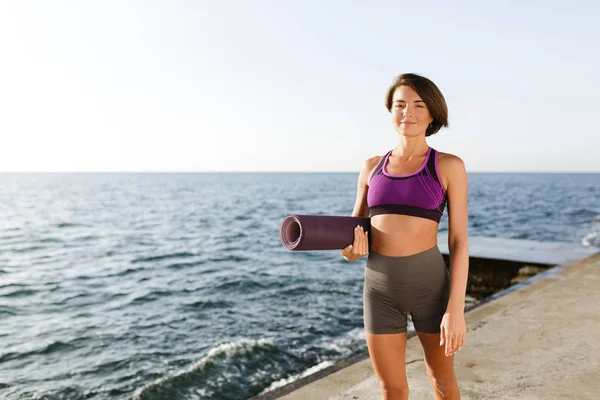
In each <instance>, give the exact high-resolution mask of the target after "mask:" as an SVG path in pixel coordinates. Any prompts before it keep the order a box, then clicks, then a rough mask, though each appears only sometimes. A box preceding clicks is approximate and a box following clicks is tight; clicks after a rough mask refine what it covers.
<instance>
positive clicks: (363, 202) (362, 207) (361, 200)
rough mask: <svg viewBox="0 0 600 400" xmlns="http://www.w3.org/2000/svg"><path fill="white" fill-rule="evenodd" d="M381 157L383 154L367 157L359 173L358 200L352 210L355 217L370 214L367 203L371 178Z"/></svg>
mask: <svg viewBox="0 0 600 400" xmlns="http://www.w3.org/2000/svg"><path fill="white" fill-rule="evenodd" d="M380 159H381V156H375V157H371V158H368V159H366V160H365V161H364V162H363V164H362V167H361V169H360V174H359V175H358V184H357V185H356V201H355V202H354V209H353V210H352V216H353V217H368V216H369V206H368V204H367V192H368V185H369V178H370V177H371V174H372V173H373V169H374V168H375V167H376V166H377V163H378V162H379V160H380Z"/></svg>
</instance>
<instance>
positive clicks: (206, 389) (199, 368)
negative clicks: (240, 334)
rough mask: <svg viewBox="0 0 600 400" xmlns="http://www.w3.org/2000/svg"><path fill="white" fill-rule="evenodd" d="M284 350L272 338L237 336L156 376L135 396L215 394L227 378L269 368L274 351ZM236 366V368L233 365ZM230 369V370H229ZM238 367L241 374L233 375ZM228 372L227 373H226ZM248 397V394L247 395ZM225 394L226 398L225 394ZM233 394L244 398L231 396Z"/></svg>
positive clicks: (137, 398) (144, 399)
mask: <svg viewBox="0 0 600 400" xmlns="http://www.w3.org/2000/svg"><path fill="white" fill-rule="evenodd" d="M278 352H281V350H279V349H278V348H277V346H275V344H274V343H273V342H272V341H271V340H269V339H264V338H263V339H257V340H255V339H238V340H235V341H232V342H227V343H222V344H220V345H218V346H216V347H214V348H212V349H211V350H209V351H208V353H207V354H206V355H205V356H204V357H202V358H201V359H200V360H199V361H197V362H196V363H194V364H192V365H191V366H190V367H189V368H188V369H186V370H183V371H180V372H177V373H175V374H174V375H171V376H166V377H162V378H159V379H157V380H155V381H154V382H152V383H149V384H147V385H145V386H143V387H141V388H138V389H136V391H135V392H134V394H133V399H134V400H148V399H152V400H158V399H165V400H166V399H174V398H186V395H188V394H191V393H196V394H198V393H201V394H203V395H209V396H211V395H214V394H215V392H217V391H219V390H221V391H222V390H223V389H224V388H223V386H226V384H227V383H228V382H226V378H230V379H232V378H237V380H239V381H241V380H244V379H248V378H249V375H248V374H250V376H251V375H252V374H253V373H254V374H255V375H258V376H260V375H261V372H260V370H261V369H262V368H264V367H266V369H268V367H269V364H270V360H272V358H273V355H274V354H275V353H278ZM232 367H233V368H232ZM230 368H232V369H231V370H230ZM226 371H227V372H226ZM235 371H237V374H239V375H240V376H235V377H234V376H232V375H234V374H235ZM225 373H226V375H225V376H224V374H225ZM229 385H234V386H233V387H232V388H231V389H232V390H233V389H235V388H237V389H238V390H240V389H241V390H243V389H244V387H243V386H242V387H239V386H238V385H239V382H238V385H235V384H234V383H232V382H229ZM246 397H248V396H246ZM222 398H227V396H223V397H222ZM231 398H241V397H240V396H239V395H238V396H232V397H231Z"/></svg>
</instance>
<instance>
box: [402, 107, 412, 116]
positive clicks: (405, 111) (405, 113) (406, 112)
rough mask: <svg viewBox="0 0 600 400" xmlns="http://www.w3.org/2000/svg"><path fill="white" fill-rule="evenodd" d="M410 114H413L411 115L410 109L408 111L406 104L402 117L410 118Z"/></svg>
mask: <svg viewBox="0 0 600 400" xmlns="http://www.w3.org/2000/svg"><path fill="white" fill-rule="evenodd" d="M410 114H411V113H410V111H409V109H408V104H406V105H405V106H404V108H403V109H402V115H404V116H405V117H406V116H409V115H410Z"/></svg>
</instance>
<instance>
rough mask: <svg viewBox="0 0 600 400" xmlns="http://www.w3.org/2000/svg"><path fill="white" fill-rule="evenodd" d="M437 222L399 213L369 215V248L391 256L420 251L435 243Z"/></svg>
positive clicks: (402, 255) (408, 254)
mask: <svg viewBox="0 0 600 400" xmlns="http://www.w3.org/2000/svg"><path fill="white" fill-rule="evenodd" d="M437 233H438V223H437V222H435V221H432V220H429V219H425V218H420V217H414V216H411V215H400V214H380V215H374V216H373V217H371V231H370V235H371V240H370V242H371V250H373V251H375V252H376V253H379V254H383V255H386V256H393V257H404V256H410V255H413V254H417V253H421V252H423V251H425V250H429V249H430V248H432V247H433V246H435V245H437Z"/></svg>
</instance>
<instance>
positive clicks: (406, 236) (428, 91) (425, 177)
mask: <svg viewBox="0 0 600 400" xmlns="http://www.w3.org/2000/svg"><path fill="white" fill-rule="evenodd" d="M385 105H386V107H387V109H388V111H390V113H391V115H392V123H393V125H394V129H395V130H396V132H398V143H397V144H396V147H395V148H394V149H392V150H390V151H389V152H388V153H386V154H385V155H384V156H375V157H372V158H369V159H367V160H366V161H365V162H364V163H363V166H362V169H361V171H360V175H359V177H358V190H357V195H356V203H355V205H354V210H353V211H352V215H353V216H360V217H367V216H370V217H371V230H370V236H371V237H370V238H369V237H368V235H367V233H366V232H364V231H363V229H362V228H361V227H356V229H355V236H354V242H353V244H352V245H349V246H348V247H346V248H345V249H343V250H342V255H343V256H344V258H345V259H346V260H348V261H355V260H358V259H359V258H361V257H363V256H365V255H367V254H368V258H367V262H366V265H365V280H364V293H363V302H364V326H365V333H366V339H367V346H368V348H369V355H370V357H371V362H372V363H373V368H374V370H375V373H376V374H377V377H378V378H379V381H380V384H381V393H382V396H383V398H384V399H408V382H407V379H406V369H405V363H406V340H407V331H406V330H407V315H408V314H410V315H411V318H412V321H413V324H414V327H415V330H416V333H417V335H418V337H419V340H420V342H421V344H422V346H423V350H424V358H425V364H426V370H427V375H428V377H429V380H430V382H431V385H432V387H433V389H434V395H435V398H436V399H442V398H443V399H446V400H447V399H459V398H460V393H459V390H458V383H457V381H456V376H455V373H454V354H455V353H456V351H458V350H459V349H460V348H461V347H462V346H463V344H464V341H465V333H466V329H465V318H464V307H465V291H466V284H467V275H468V268H469V255H468V242H467V191H468V181H467V174H466V170H465V166H464V163H463V161H462V160H461V159H460V158H459V157H457V156H455V155H452V154H449V153H441V152H438V151H436V150H435V149H432V148H431V147H429V146H428V144H427V142H426V140H425V138H426V137H427V136H430V135H433V134H435V133H436V132H438V131H439V130H440V128H441V127H443V126H445V127H447V126H448V108H447V106H446V101H445V99H444V97H443V95H442V93H441V92H440V90H439V89H438V88H437V86H436V85H435V84H434V83H433V82H431V81H430V80H429V79H427V78H425V77H422V76H419V75H416V74H403V75H400V76H399V77H398V78H396V80H395V82H394V83H393V84H392V85H391V86H390V88H389V89H388V91H387V93H386V96H385ZM446 203H447V204H448V212H449V220H448V221H449V232H448V246H449V250H450V271H448V269H447V268H446V266H445V264H444V260H443V258H442V255H441V254H440V251H439V249H438V247H437V233H438V225H439V220H440V218H441V216H442V214H443V212H444V208H445V206H446ZM369 243H370V246H369Z"/></svg>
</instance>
